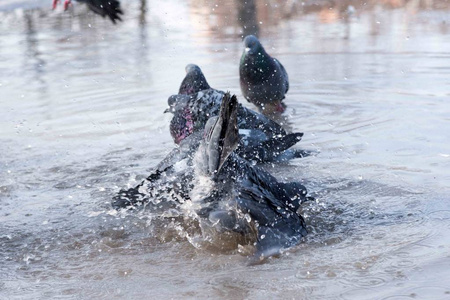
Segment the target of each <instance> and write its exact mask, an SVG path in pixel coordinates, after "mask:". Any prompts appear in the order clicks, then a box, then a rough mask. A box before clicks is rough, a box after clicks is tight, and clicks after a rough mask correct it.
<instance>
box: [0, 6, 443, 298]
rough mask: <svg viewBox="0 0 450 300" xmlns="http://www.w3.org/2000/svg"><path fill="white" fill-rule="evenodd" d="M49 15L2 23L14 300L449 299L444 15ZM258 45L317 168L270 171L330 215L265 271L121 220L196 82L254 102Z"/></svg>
mask: <svg viewBox="0 0 450 300" xmlns="http://www.w3.org/2000/svg"><path fill="white" fill-rule="evenodd" d="M47 2H48V3H47ZM50 2H51V1H16V0H7V1H2V4H0V20H1V21H0V95H1V96H0V97H1V100H0V141H1V148H0V149H1V152H0V298H1V299H48V298H51V299H59V298H69V299H70V298H74V299H146V298H148V299H150V298H170V297H172V298H195V299H203V298H227V299H241V298H249V299H261V298H295V299H409V298H414V299H450V282H449V280H448V278H449V276H450V271H449V269H450V234H449V231H450V207H449V200H450V199H449V198H450V183H449V182H450V172H449V171H448V170H449V169H450V145H449V140H450V117H449V116H450V105H449V104H448V101H449V100H450V81H449V76H450V9H449V7H448V4H446V2H445V1H436V2H434V1H409V2H407V3H406V4H405V3H403V2H402V1H391V2H389V1H383V4H381V3H376V2H375V3H374V2H368V3H367V4H366V5H363V6H358V5H354V8H355V9H354V10H353V9H350V10H349V9H348V8H347V7H348V4H349V3H342V4H340V5H338V6H335V7H333V8H332V9H330V8H329V7H326V6H318V5H311V2H308V1H307V2H306V3H304V4H303V5H302V3H301V2H297V1H288V2H282V1H278V2H277V1H256V12H255V11H252V8H251V3H250V5H249V6H240V5H237V4H236V3H235V2H234V1H212V2H211V1H209V2H207V1H194V0H192V1H180V0H178V1H177V0H170V1H148V2H145V1H130V2H127V4H126V5H123V8H124V10H125V13H126V14H125V16H124V22H122V23H120V24H117V25H116V26H113V25H112V24H111V23H110V22H109V21H108V20H104V19H102V18H99V17H98V16H94V15H93V14H91V13H88V12H87V9H86V8H85V7H83V6H82V5H79V4H78V5H77V4H76V3H75V4H74V10H73V11H72V12H67V13H62V12H61V11H56V12H53V11H51V10H50V4H51V3H50ZM286 3H287V4H286ZM339 3H341V2H338V4H339ZM144 4H145V5H144ZM350 4H353V3H350ZM21 8H24V9H21ZM239 17H241V19H243V20H245V22H244V21H239ZM244 32H245V33H251V32H257V33H259V35H260V37H261V40H262V42H263V43H264V45H265V47H266V49H267V50H268V52H269V53H272V54H273V55H274V56H276V57H277V58H279V60H280V61H281V62H282V63H283V64H284V66H285V67H286V69H287V71H288V73H289V76H290V82H291V89H290V91H289V93H288V96H287V98H286V100H285V101H286V104H287V106H288V109H287V112H286V120H287V122H286V124H285V126H286V127H288V128H290V129H291V130H295V131H302V132H304V133H305V135H304V138H303V140H302V141H301V142H300V144H299V147H301V148H303V149H310V150H315V151H318V152H319V153H318V155H316V156H311V157H307V158H303V159H296V160H293V161H291V162H289V163H285V164H282V165H274V166H273V167H269V169H270V171H271V172H272V173H273V174H275V175H276V176H277V177H279V178H280V179H289V180H301V181H303V182H304V184H305V185H306V186H307V187H308V189H309V191H310V192H311V193H312V194H313V195H315V196H316V197H317V201H316V203H310V204H309V205H307V206H305V207H304V208H303V209H302V213H303V215H304V216H305V218H306V220H307V223H308V230H309V235H308V237H307V238H306V240H305V241H304V242H303V243H302V244H301V245H299V246H298V247H296V248H295V249H293V250H292V251H290V252H288V253H285V254H284V255H283V256H282V257H280V258H275V259H271V260H270V261H269V262H267V263H265V264H262V265H257V266H247V265H246V257H245V255H244V254H243V253H240V252H239V248H231V249H215V248H208V249H205V248H204V247H195V246H196V245H197V244H195V243H192V240H191V239H190V238H189V236H187V235H188V234H189V232H188V231H187V230H186V228H184V227H183V226H182V225H180V223H178V222H176V221H173V222H171V221H170V220H169V221H167V222H163V223H161V222H160V220H158V219H155V218H154V217H153V216H152V215H150V214H147V213H145V212H137V213H117V212H116V211H114V210H112V208H111V206H110V201H111V198H112V196H114V195H115V193H116V192H117V191H118V190H119V189H120V188H122V187H126V186H133V185H134V184H136V183H137V182H139V180H140V179H141V178H142V177H143V176H145V175H147V174H148V173H149V172H150V171H151V169H152V167H153V166H155V164H156V163H157V162H159V161H160V160H161V159H162V158H163V157H164V155H165V154H166V153H168V152H169V151H170V150H171V149H172V147H173V142H172V140H171V137H170V135H169V130H168V122H169V120H170V116H168V115H165V114H163V113H162V112H163V111H164V109H165V107H166V99H167V97H168V96H169V95H171V94H173V93H176V91H177V89H178V86H179V84H180V82H181V80H182V78H183V77H184V66H185V65H186V64H188V63H196V64H198V65H200V66H201V67H202V69H203V71H204V73H205V75H206V77H207V79H208V81H209V83H210V84H211V85H212V86H213V87H216V88H218V89H222V90H230V91H231V92H233V93H236V94H237V95H238V97H239V99H240V100H241V101H243V98H242V96H241V93H240V90H239V78H238V61H239V58H240V54H241V51H242V45H241V35H242V34H243V33H244ZM249 106H250V105H249ZM250 107H251V106H250ZM190 241H191V242H190ZM197 246H198V245H197Z"/></svg>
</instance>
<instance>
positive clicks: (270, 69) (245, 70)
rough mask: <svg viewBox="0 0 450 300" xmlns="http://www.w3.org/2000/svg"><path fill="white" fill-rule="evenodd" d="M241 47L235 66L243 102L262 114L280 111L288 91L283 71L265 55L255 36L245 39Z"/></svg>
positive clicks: (275, 61) (282, 68)
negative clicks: (236, 66) (252, 105)
mask: <svg viewBox="0 0 450 300" xmlns="http://www.w3.org/2000/svg"><path fill="white" fill-rule="evenodd" d="M244 46H245V49H244V51H243V53H242V56H241V61H240V64H239V79H240V84H241V91H242V94H243V95H244V97H245V99H247V100H248V101H249V102H251V103H253V104H255V105H256V106H257V107H258V108H259V109H260V110H261V111H262V112H263V113H267V114H271V113H277V112H278V113H282V112H284V111H285V107H284V105H283V104H282V103H281V101H282V100H283V99H284V98H285V95H286V93H287V92H288V90H289V78H288V74H287V72H286V69H285V68H284V67H283V65H282V64H281V63H280V62H279V61H278V60H277V59H276V58H273V57H271V56H270V55H269V54H268V53H267V52H266V50H265V49H264V47H263V46H262V45H261V43H260V41H259V40H258V38H256V37H255V36H253V35H248V36H246V37H245V39H244Z"/></svg>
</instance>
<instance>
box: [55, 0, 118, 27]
mask: <svg viewBox="0 0 450 300" xmlns="http://www.w3.org/2000/svg"><path fill="white" fill-rule="evenodd" d="M76 1H78V2H82V3H86V4H87V5H88V7H89V8H90V9H91V10H92V11H93V12H95V13H96V14H99V15H100V16H102V17H105V16H108V17H109V19H110V20H111V21H112V22H113V23H114V24H115V23H116V21H117V20H119V21H122V19H121V18H120V16H119V15H122V14H123V11H122V10H121V9H120V2H119V1H118V0H76ZM58 3H59V0H53V9H55V8H56V7H57V6H58ZM71 5H72V1H71V0H65V1H64V10H67V9H68V8H69V6H71Z"/></svg>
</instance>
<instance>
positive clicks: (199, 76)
mask: <svg viewBox="0 0 450 300" xmlns="http://www.w3.org/2000/svg"><path fill="white" fill-rule="evenodd" d="M185 70H186V76H185V77H184V79H183V81H182V82H181V85H180V89H179V91H178V94H183V95H192V94H195V93H198V92H200V91H203V90H207V89H209V88H210V86H209V84H208V82H207V81H206V78H205V75H203V72H202V70H201V69H200V67H199V66H197V65H194V64H189V65H187V66H186V68H185Z"/></svg>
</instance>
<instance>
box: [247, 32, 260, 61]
mask: <svg viewBox="0 0 450 300" xmlns="http://www.w3.org/2000/svg"><path fill="white" fill-rule="evenodd" d="M244 47H245V48H244V54H245V55H250V56H252V55H262V54H265V50H264V48H263V46H262V45H261V43H260V42H259V40H258V38H257V37H256V36H254V35H247V36H246V37H245V39H244Z"/></svg>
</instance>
